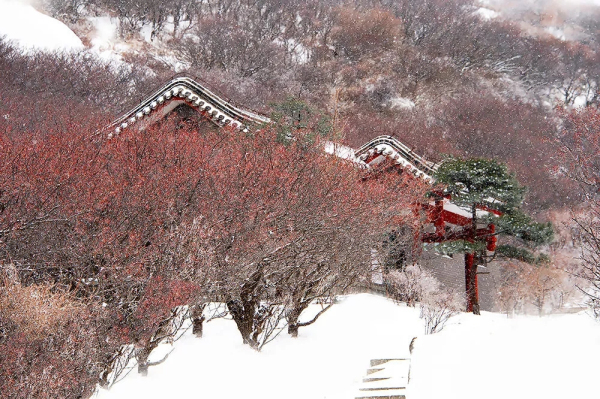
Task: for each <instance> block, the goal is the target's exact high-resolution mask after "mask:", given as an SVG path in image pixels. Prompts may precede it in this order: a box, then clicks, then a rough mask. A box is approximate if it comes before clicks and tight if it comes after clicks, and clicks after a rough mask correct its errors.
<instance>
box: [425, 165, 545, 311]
mask: <svg viewBox="0 0 600 399" xmlns="http://www.w3.org/2000/svg"><path fill="white" fill-rule="evenodd" d="M435 178H436V180H437V182H438V183H441V184H443V185H444V187H445V188H444V191H443V195H449V196H450V199H451V201H452V202H453V203H454V204H456V205H458V206H460V207H463V208H467V209H469V211H470V213H471V218H472V221H471V225H470V226H463V228H462V231H461V232H459V233H458V234H454V236H453V239H452V241H448V242H446V243H444V244H443V245H442V250H443V251H445V252H446V253H464V254H465V285H466V295H467V311H472V312H473V313H474V314H479V299H478V292H477V266H478V265H480V264H482V265H485V264H487V262H488V261H490V260H491V259H493V258H495V257H505V258H513V259H519V260H522V261H525V262H528V263H537V262H540V261H541V260H543V259H545V256H544V255H543V254H542V255H539V256H536V255H535V254H534V252H533V249H535V248H536V247H538V246H540V245H543V244H547V243H549V242H551V241H552V239H553V237H554V232H553V229H552V225H551V224H550V223H538V222H535V221H534V220H533V219H532V218H531V217H530V216H529V215H527V214H526V213H524V212H523V211H522V210H521V206H522V204H523V199H524V197H525V193H526V189H525V187H523V186H521V185H520V184H519V182H518V181H517V179H516V177H515V176H514V174H513V173H510V172H509V171H508V168H507V167H506V165H504V164H502V163H499V162H496V161H494V160H489V159H481V158H476V159H467V160H463V159H458V158H450V159H448V160H446V161H445V162H443V163H442V164H441V165H440V167H439V168H438V170H437V172H436V174H435ZM434 195H439V194H434ZM498 236H500V237H508V238H509V239H508V240H507V243H506V244H503V245H498V246H496V245H495V241H496V240H495V237H498ZM490 243H493V244H492V245H490Z"/></svg>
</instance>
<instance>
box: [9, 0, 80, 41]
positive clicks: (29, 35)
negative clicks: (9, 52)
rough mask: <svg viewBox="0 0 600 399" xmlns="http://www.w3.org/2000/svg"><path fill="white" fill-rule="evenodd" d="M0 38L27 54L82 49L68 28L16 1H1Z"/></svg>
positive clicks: (77, 38) (75, 36)
mask: <svg viewBox="0 0 600 399" xmlns="http://www.w3.org/2000/svg"><path fill="white" fill-rule="evenodd" d="M0 36H5V37H6V38H7V39H9V40H11V41H12V42H14V43H15V44H17V45H19V46H20V47H23V48H24V49H26V50H45V51H69V50H80V49H83V47H84V46H83V43H82V42H81V40H80V39H79V37H77V35H76V34H75V33H73V31H72V30H71V29H69V27H68V26H66V25H65V24H63V23H62V22H60V21H59V20H57V19H54V18H52V17H50V16H48V15H45V14H42V13H41V12H39V11H37V10H36V9H35V8H33V7H32V6H31V5H28V4H26V3H25V2H23V1H17V0H0Z"/></svg>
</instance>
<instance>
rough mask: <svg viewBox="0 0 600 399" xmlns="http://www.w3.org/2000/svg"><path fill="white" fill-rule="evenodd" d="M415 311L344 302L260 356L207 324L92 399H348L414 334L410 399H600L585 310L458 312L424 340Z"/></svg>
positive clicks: (599, 347) (224, 326) (377, 301)
mask: <svg viewBox="0 0 600 399" xmlns="http://www.w3.org/2000/svg"><path fill="white" fill-rule="evenodd" d="M418 314H419V311H418V309H413V308H408V307H406V306H404V305H396V304H394V303H393V302H391V301H390V300H388V299H385V298H381V297H377V296H373V295H369V294H358V295H351V296H348V297H346V298H345V299H344V300H343V301H342V302H341V303H340V304H338V305H335V306H334V307H333V308H332V309H331V310H329V311H328V312H327V313H325V314H324V315H323V316H322V317H321V318H320V319H319V321H318V322H317V323H315V324H314V325H312V326H309V327H306V328H304V329H301V330H300V337H299V338H297V339H292V338H289V337H288V336H287V335H285V334H282V335H280V336H279V337H278V338H277V339H276V340H275V341H273V342H272V343H270V344H268V345H267V346H265V347H264V349H263V352H261V353H257V352H254V351H253V350H251V349H249V348H248V347H246V346H244V345H242V343H241V339H240V336H239V334H238V332H237V330H236V328H235V325H234V322H233V321H231V320H224V319H217V320H213V321H211V322H209V323H207V325H206V327H205V333H204V337H203V338H202V339H198V338H195V337H193V336H192V335H191V334H190V333H187V334H186V335H185V336H184V337H183V338H182V339H180V340H179V341H177V342H176V343H175V346H174V350H173V352H172V353H171V355H170V357H169V358H168V359H167V361H166V362H164V363H163V364H161V365H158V366H155V367H152V368H150V372H149V376H148V377H140V376H139V375H138V374H137V372H135V371H134V372H132V373H130V374H129V375H128V376H127V377H126V378H125V379H124V380H123V381H121V382H119V383H118V384H116V385H115V386H113V388H112V389H111V390H109V391H105V390H100V392H99V393H98V395H97V397H98V398H101V399H126V398H127V399H129V398H138V397H142V398H148V399H150V398H165V397H168V398H196V397H198V398H199V397H202V398H261V399H270V398H273V399H275V398H277V399H279V398H303V399H320V398H326V399H333V398H340V399H341V398H345V399H349V398H354V397H355V394H356V393H357V391H356V390H357V387H358V384H359V383H360V381H361V379H362V378H363V376H364V374H365V372H366V369H367V368H368V366H369V360H370V359H378V358H402V357H408V356H409V351H408V346H409V343H410V341H411V339H412V338H413V337H414V336H418V338H417V340H416V343H415V349H414V351H413V357H412V371H411V381H410V384H409V386H408V392H407V397H408V398H409V399H426V398H427V399H439V398H444V399H448V398H461V399H467V398H477V399H481V398H486V399H493V398H503V399H505V398H511V399H518V398H545V399H547V398H557V399H558V398H561V399H562V398H565V397H570V398H578V399H582V398H592V397H593V398H597V397H598V392H597V389H596V377H597V367H594V365H595V364H597V359H599V358H600V325H598V324H597V323H596V322H594V321H593V320H592V319H591V318H590V317H588V316H587V315H585V314H583V313H581V314H574V315H560V316H548V317H543V318H539V317H533V316H528V317H525V316H523V317H517V318H515V319H507V318H506V316H504V315H500V314H494V313H484V314H483V315H482V316H473V315H470V314H461V315H458V316H456V317H454V318H453V319H451V320H450V321H449V323H448V325H447V327H446V328H445V329H444V330H443V331H442V332H440V333H438V334H434V335H428V336H424V335H423V324H422V321H421V320H420V319H419V317H418ZM163 353H164V348H163ZM154 360H156V359H154Z"/></svg>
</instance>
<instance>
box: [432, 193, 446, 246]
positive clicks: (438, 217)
mask: <svg viewBox="0 0 600 399" xmlns="http://www.w3.org/2000/svg"><path fill="white" fill-rule="evenodd" d="M433 214H434V216H433V225H434V226H435V234H436V235H437V236H438V237H443V236H444V234H446V223H445V221H444V202H443V201H440V200H437V201H435V210H434V211H433Z"/></svg>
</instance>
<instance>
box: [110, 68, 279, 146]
mask: <svg viewBox="0 0 600 399" xmlns="http://www.w3.org/2000/svg"><path fill="white" fill-rule="evenodd" d="M179 104H187V105H189V106H190V107H192V108H195V109H197V110H198V111H199V112H202V113H203V114H204V115H205V116H206V117H207V118H209V120H211V121H212V122H214V123H215V124H217V125H219V126H227V125H231V126H233V127H236V128H241V129H245V128H246V127H247V126H248V125H250V124H262V123H269V122H270V121H271V120H270V119H269V118H267V117H266V116H264V115H260V114H258V113H256V112H252V111H248V110H245V109H242V108H239V107H237V106H235V105H233V104H231V102H229V101H227V100H224V99H223V98H221V97H220V96H218V95H217V94H216V93H214V92H213V91H211V90H209V89H208V88H206V87H204V86H203V85H202V84H200V83H198V82H197V81H196V80H194V79H192V78H189V77H177V78H174V79H172V80H171V81H169V82H168V83H166V84H165V85H163V86H162V87H161V88H160V89H158V90H156V91H155V92H154V93H152V94H151V95H150V96H148V97H147V98H146V99H145V100H143V101H142V102H141V103H140V104H139V105H138V106H136V107H135V108H133V109H132V110H131V111H129V112H127V113H125V114H124V115H123V116H121V117H120V118H119V119H117V120H116V121H114V122H113V123H112V124H111V125H110V127H109V128H110V130H111V132H110V133H109V134H110V135H111V136H112V135H113V134H119V133H121V132H122V131H123V130H125V129H130V128H131V127H132V126H134V125H136V124H140V123H141V121H143V120H144V119H147V118H148V117H153V116H156V115H157V114H158V116H159V117H162V116H164V115H165V114H167V113H168V112H169V111H170V110H172V109H174V108H175V107H176V106H177V105H179Z"/></svg>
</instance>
